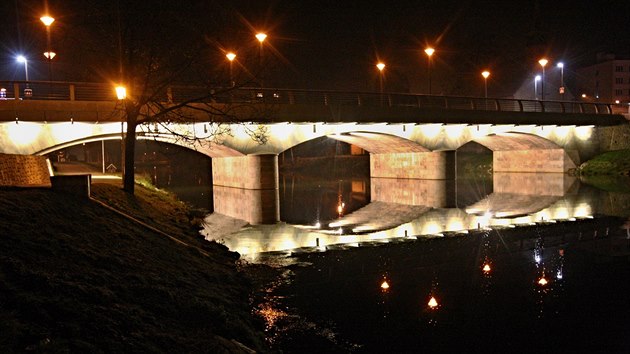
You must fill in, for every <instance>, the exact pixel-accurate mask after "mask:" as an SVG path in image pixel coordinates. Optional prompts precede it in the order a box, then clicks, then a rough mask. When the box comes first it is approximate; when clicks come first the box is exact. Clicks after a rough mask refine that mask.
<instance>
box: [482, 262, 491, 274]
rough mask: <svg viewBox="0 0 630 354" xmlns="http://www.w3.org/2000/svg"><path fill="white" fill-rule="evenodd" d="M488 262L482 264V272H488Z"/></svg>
mask: <svg viewBox="0 0 630 354" xmlns="http://www.w3.org/2000/svg"><path fill="white" fill-rule="evenodd" d="M490 270H491V269H490V264H488V263H486V264H484V265H483V272H484V273H490Z"/></svg>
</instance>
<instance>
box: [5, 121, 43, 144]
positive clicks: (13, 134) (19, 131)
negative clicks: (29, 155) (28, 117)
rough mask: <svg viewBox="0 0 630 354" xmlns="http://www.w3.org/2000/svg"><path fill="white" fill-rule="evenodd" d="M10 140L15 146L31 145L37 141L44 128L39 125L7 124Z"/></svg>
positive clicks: (24, 123)
mask: <svg viewBox="0 0 630 354" xmlns="http://www.w3.org/2000/svg"><path fill="white" fill-rule="evenodd" d="M7 130H8V133H9V139H11V141H13V143H14V144H15V145H29V144H31V143H33V142H34V141H35V140H37V137H38V136H39V133H40V132H41V131H42V126H41V125H40V124H38V123H32V122H20V123H19V124H12V123H11V124H7Z"/></svg>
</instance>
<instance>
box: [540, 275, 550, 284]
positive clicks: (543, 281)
mask: <svg viewBox="0 0 630 354" xmlns="http://www.w3.org/2000/svg"><path fill="white" fill-rule="evenodd" d="M547 283H548V282H547V279H545V277H544V276H543V277H541V278H540V279H539V280H538V284H540V285H542V286H545V285H547Z"/></svg>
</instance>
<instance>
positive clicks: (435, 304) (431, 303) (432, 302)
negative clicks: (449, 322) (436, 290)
mask: <svg viewBox="0 0 630 354" xmlns="http://www.w3.org/2000/svg"><path fill="white" fill-rule="evenodd" d="M428 305H429V308H431V309H435V308H437V307H438V302H437V300H436V299H435V297H433V296H431V299H429V303H428Z"/></svg>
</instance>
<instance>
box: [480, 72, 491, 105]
mask: <svg viewBox="0 0 630 354" xmlns="http://www.w3.org/2000/svg"><path fill="white" fill-rule="evenodd" d="M481 76H483V86H484V97H485V98H486V99H487V98H488V77H489V76H490V72H489V71H488V70H484V71H482V72H481Z"/></svg>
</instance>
